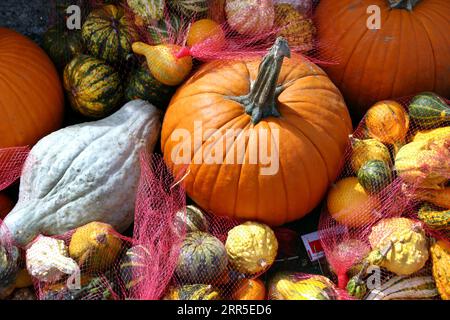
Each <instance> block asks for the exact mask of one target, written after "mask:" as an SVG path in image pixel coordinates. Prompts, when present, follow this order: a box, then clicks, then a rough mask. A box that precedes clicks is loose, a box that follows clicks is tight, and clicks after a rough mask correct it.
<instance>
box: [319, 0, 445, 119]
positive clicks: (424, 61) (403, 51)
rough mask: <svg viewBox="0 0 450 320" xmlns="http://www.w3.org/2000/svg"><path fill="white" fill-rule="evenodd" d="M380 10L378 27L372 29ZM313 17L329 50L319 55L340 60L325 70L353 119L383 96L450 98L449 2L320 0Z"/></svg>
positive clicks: (423, 0) (436, 0)
mask: <svg viewBox="0 0 450 320" xmlns="http://www.w3.org/2000/svg"><path fill="white" fill-rule="evenodd" d="M376 8H379V9H380V15H379V21H380V26H379V27H380V28H379V29H373V30H370V29H369V28H368V23H369V26H371V22H375V20H374V19H376V18H377V17H378V16H377V15H376V11H373V10H374V9H375V10H376ZM408 8H411V10H409V9H408ZM369 9H370V10H369ZM368 10H369V13H368ZM315 17H316V23H317V29H318V42H319V43H321V44H322V45H321V47H322V48H326V49H327V50H323V52H322V55H321V57H322V58H325V59H329V60H330V59H331V60H333V59H336V58H337V59H338V61H339V63H337V64H332V65H328V66H327V67H326V68H325V71H327V73H328V74H329V76H330V78H331V79H332V80H333V82H334V83H335V84H336V85H337V87H338V88H339V89H340V90H341V91H342V93H343V95H344V97H345V99H346V102H347V103H348V104H349V107H350V108H351V111H352V115H354V117H355V119H354V120H358V118H361V117H362V116H363V115H364V113H365V111H366V110H367V109H368V108H369V107H370V106H371V105H372V104H373V103H375V102H377V101H380V100H384V99H390V98H393V97H403V96H408V95H413V94H416V93H418V92H422V91H432V92H436V93H438V94H440V95H441V96H444V97H448V96H450V78H449V75H450V73H449V70H450V43H449V36H448V30H450V19H449V17H450V1H448V0H420V1H417V0H389V1H388V0H358V1H357V0H339V1H337V0H320V3H319V5H318V7H317V10H316V14H315ZM330 47H331V48H332V49H330Z"/></svg>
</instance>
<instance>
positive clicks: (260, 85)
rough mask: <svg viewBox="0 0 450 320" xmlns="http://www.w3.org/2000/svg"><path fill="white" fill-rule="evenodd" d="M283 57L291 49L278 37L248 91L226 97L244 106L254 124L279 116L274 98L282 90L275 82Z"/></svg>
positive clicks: (287, 54)
mask: <svg viewBox="0 0 450 320" xmlns="http://www.w3.org/2000/svg"><path fill="white" fill-rule="evenodd" d="M285 57H288V58H290V57H291V50H290V48H289V45H288V42H287V41H286V39H284V38H283V37H278V38H277V40H276V41H275V44H274V45H273V47H272V48H271V49H270V50H269V52H268V53H267V54H266V55H265V56H264V58H263V59H262V61H261V64H260V65H259V71H258V76H257V77H256V80H255V82H254V83H253V84H252V85H251V89H250V93H249V94H247V95H245V96H240V97H228V99H230V100H233V101H236V102H238V103H240V104H242V105H243V106H244V109H245V112H246V113H247V114H248V115H250V116H251V117H252V122H253V124H255V125H256V124H258V122H260V121H261V120H262V119H264V118H266V117H271V116H273V117H279V116H280V113H279V112H278V109H277V101H276V98H277V97H278V95H279V94H280V93H281V92H282V90H281V87H277V83H278V76H279V75H280V71H281V66H282V65H283V59H284V58H285Z"/></svg>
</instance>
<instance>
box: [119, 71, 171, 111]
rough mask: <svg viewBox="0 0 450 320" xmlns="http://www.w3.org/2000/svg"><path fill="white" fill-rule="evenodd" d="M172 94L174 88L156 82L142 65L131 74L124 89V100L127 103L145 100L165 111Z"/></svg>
mask: <svg viewBox="0 0 450 320" xmlns="http://www.w3.org/2000/svg"><path fill="white" fill-rule="evenodd" d="M174 92H175V89H174V87H172V86H166V85H165V84H162V83H161V82H159V81H158V80H156V79H155V78H154V77H153V76H152V74H151V73H150V71H149V70H148V67H147V64H146V63H144V64H142V65H140V66H139V67H137V68H136V69H134V70H133V71H132V72H131V74H130V78H129V80H128V84H127V87H126V88H125V98H126V99H127V101H131V100H135V99H142V100H146V101H148V102H150V103H151V104H153V105H155V106H156V107H158V108H159V109H166V108H167V106H168V105H169V102H170V99H171V98H172V95H173V94H174Z"/></svg>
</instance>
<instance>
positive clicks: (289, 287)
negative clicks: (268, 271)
mask: <svg viewBox="0 0 450 320" xmlns="http://www.w3.org/2000/svg"><path fill="white" fill-rule="evenodd" d="M269 299H270V300H335V299H337V291H336V287H335V286H334V284H333V283H332V282H331V281H330V280H329V279H328V278H326V277H324V276H320V275H311V276H306V275H304V274H298V273H292V274H290V273H287V274H280V275H278V276H276V277H275V278H274V279H273V280H272V281H271V285H270V290H269Z"/></svg>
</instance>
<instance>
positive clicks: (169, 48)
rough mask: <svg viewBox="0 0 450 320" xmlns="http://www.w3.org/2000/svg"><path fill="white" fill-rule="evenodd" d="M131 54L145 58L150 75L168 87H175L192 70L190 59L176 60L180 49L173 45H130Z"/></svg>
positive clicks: (187, 57) (186, 57)
mask: <svg viewBox="0 0 450 320" xmlns="http://www.w3.org/2000/svg"><path fill="white" fill-rule="evenodd" d="M132 49H133V52H134V53H136V54H139V55H143V56H145V58H146V59H147V65H148V68H149V70H150V72H151V74H152V75H153V76H154V77H155V79H156V80H158V81H159V82H161V83H163V84H165V85H168V86H177V85H179V84H180V83H181V82H183V80H184V79H185V78H186V77H187V76H188V75H189V73H190V72H191V70H192V57H190V56H185V57H182V58H177V57H176V56H175V55H176V54H177V53H178V52H180V50H181V47H180V46H177V45H174V44H160V45H156V46H152V45H149V44H146V43H143V42H135V43H133V45H132Z"/></svg>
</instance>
